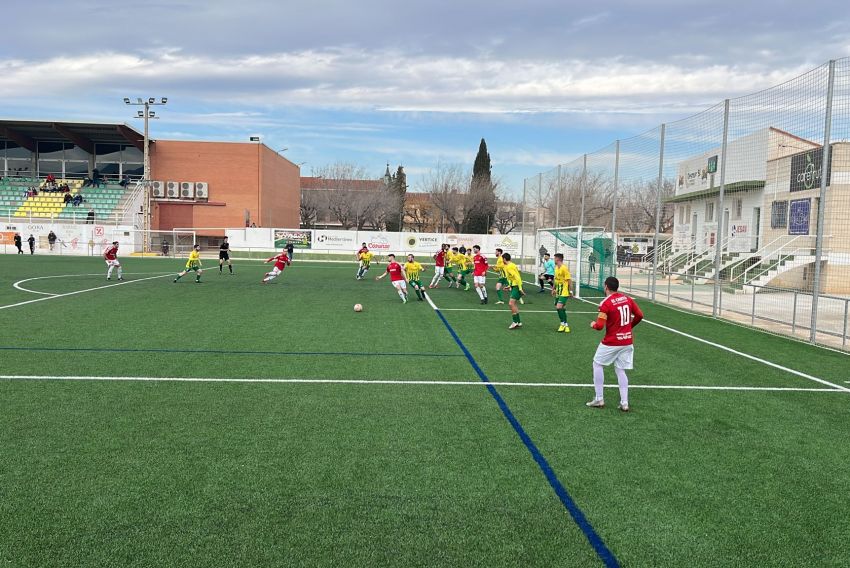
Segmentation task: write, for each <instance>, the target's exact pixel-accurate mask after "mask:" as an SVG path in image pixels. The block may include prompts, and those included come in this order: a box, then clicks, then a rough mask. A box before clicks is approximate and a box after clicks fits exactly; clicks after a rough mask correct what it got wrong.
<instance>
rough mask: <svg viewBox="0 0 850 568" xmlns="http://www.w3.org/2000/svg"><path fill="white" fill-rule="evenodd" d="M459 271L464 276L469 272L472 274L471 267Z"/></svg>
mask: <svg viewBox="0 0 850 568" xmlns="http://www.w3.org/2000/svg"><path fill="white" fill-rule="evenodd" d="M460 273H461V274H463V275H464V276H469V275H470V274H472V269H471V268H464V269H463V270H461V271H460Z"/></svg>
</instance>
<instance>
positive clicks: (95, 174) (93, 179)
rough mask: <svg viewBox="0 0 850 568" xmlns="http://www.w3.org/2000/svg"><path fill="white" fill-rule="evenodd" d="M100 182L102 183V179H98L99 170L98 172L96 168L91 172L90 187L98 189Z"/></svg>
mask: <svg viewBox="0 0 850 568" xmlns="http://www.w3.org/2000/svg"><path fill="white" fill-rule="evenodd" d="M102 181H103V180H102V178H101V177H100V170H98V169H97V168H95V169H93V170H92V171H91V184H92V187H100V184H101V182H102Z"/></svg>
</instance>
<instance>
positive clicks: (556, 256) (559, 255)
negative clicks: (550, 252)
mask: <svg viewBox="0 0 850 568" xmlns="http://www.w3.org/2000/svg"><path fill="white" fill-rule="evenodd" d="M555 258H557V259H558V260H564V253H562V252H556V253H555Z"/></svg>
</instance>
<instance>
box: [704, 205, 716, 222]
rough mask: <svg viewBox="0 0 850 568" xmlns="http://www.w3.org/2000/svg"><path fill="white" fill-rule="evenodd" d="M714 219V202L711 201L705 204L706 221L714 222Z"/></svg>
mask: <svg viewBox="0 0 850 568" xmlns="http://www.w3.org/2000/svg"><path fill="white" fill-rule="evenodd" d="M713 221H714V202H713V201H709V202H708V203H706V204H705V222H706V223H712V222H713Z"/></svg>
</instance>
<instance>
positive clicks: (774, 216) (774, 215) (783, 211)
mask: <svg viewBox="0 0 850 568" xmlns="http://www.w3.org/2000/svg"><path fill="white" fill-rule="evenodd" d="M787 226H788V202H787V201H774V202H773V203H771V205H770V228H771V229H784V228H785V227H787Z"/></svg>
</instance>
